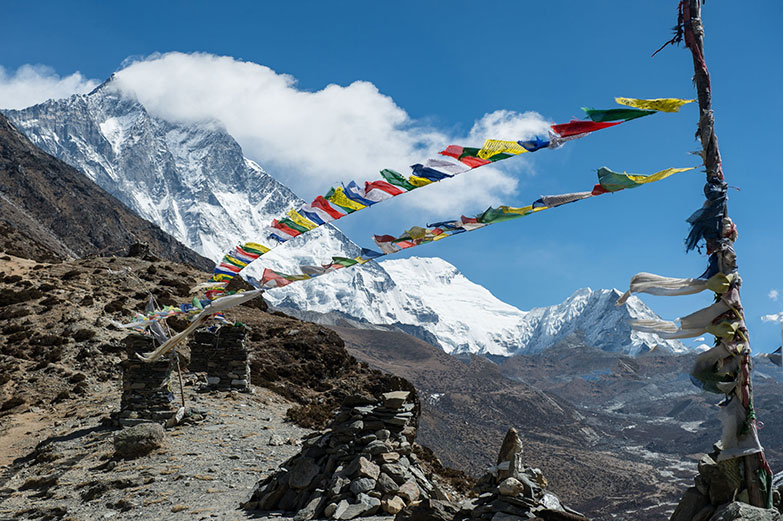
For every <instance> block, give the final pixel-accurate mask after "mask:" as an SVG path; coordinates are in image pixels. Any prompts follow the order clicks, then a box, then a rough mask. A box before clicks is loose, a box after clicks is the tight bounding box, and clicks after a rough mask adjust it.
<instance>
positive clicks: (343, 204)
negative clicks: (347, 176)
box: [326, 186, 367, 213]
mask: <svg viewBox="0 0 783 521" xmlns="http://www.w3.org/2000/svg"><path fill="white" fill-rule="evenodd" d="M326 200H327V201H329V202H331V203H332V204H335V205H337V206H339V207H340V208H342V209H343V210H345V212H346V213H353V212H355V211H356V210H361V209H362V208H367V206H365V205H363V204H359V203H357V202H356V201H351V200H350V199H348V198H347V197H346V196H345V192H343V188H342V187H341V186H338V187H337V188H332V189H331V190H329V193H328V194H326Z"/></svg>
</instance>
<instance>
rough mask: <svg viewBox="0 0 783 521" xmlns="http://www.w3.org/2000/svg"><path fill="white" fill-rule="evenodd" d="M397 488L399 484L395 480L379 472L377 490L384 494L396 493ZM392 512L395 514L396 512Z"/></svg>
mask: <svg viewBox="0 0 783 521" xmlns="http://www.w3.org/2000/svg"><path fill="white" fill-rule="evenodd" d="M399 488H400V486H399V485H398V484H397V482H396V481H394V480H393V479H392V478H390V477H389V476H388V474H383V473H381V475H380V476H378V490H380V491H381V492H383V493H384V494H396V493H397V490H399ZM394 513H395V514H396V512H394Z"/></svg>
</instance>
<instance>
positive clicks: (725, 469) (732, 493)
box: [670, 443, 780, 521]
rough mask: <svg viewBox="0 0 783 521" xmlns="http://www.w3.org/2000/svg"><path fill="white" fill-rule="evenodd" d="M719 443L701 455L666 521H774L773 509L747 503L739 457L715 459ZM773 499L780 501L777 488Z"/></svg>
mask: <svg viewBox="0 0 783 521" xmlns="http://www.w3.org/2000/svg"><path fill="white" fill-rule="evenodd" d="M720 451H721V446H720V443H718V444H716V445H714V446H713V451H712V452H711V453H709V454H705V455H704V456H702V458H701V460H700V461H699V467H698V469H699V473H698V474H697V475H696V477H695V478H694V486H693V487H691V488H689V489H688V490H686V491H685V494H684V495H683V497H682V499H681V500H680V503H679V504H678V505H677V508H676V509H675V511H674V513H673V514H672V517H671V518H670V521H711V520H716V521H717V520H720V521H728V520H730V519H750V517H734V516H735V514H736V515H740V514H741V515H745V516H748V515H750V514H748V513H749V512H751V511H752V513H753V515H754V516H756V517H753V519H758V520H759V521H765V520H777V519H779V516H780V513H779V512H778V511H777V510H776V509H774V508H773V509H763V508H756V507H752V506H750V505H748V504H747V503H748V491H747V489H746V488H745V484H744V480H743V476H742V474H743V470H744V469H743V468H742V458H733V459H728V460H723V461H718V460H719V457H718V456H719V455H720ZM773 502H777V503H778V504H779V503H780V491H779V490H773Z"/></svg>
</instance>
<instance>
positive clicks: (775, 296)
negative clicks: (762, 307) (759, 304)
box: [767, 289, 780, 301]
mask: <svg viewBox="0 0 783 521" xmlns="http://www.w3.org/2000/svg"><path fill="white" fill-rule="evenodd" d="M767 296H768V297H769V298H771V299H772V300H775V301H777V300H778V297H780V293H779V292H778V290H776V289H771V290H769V293H768V294H767Z"/></svg>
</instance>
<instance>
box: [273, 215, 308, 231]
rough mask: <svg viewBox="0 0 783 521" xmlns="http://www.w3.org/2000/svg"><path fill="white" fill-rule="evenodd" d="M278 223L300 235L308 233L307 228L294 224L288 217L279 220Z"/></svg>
mask: <svg viewBox="0 0 783 521" xmlns="http://www.w3.org/2000/svg"><path fill="white" fill-rule="evenodd" d="M279 223H280V224H281V225H283V226H287V227H288V228H290V229H292V230H296V231H298V232H299V233H300V234H301V233H305V232H307V231H309V229H308V228H306V227H304V226H301V225H299V224H297V223H295V222H294V221H293V220H292V219H289V218H288V217H283V218H282V219H280V221H279Z"/></svg>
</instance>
